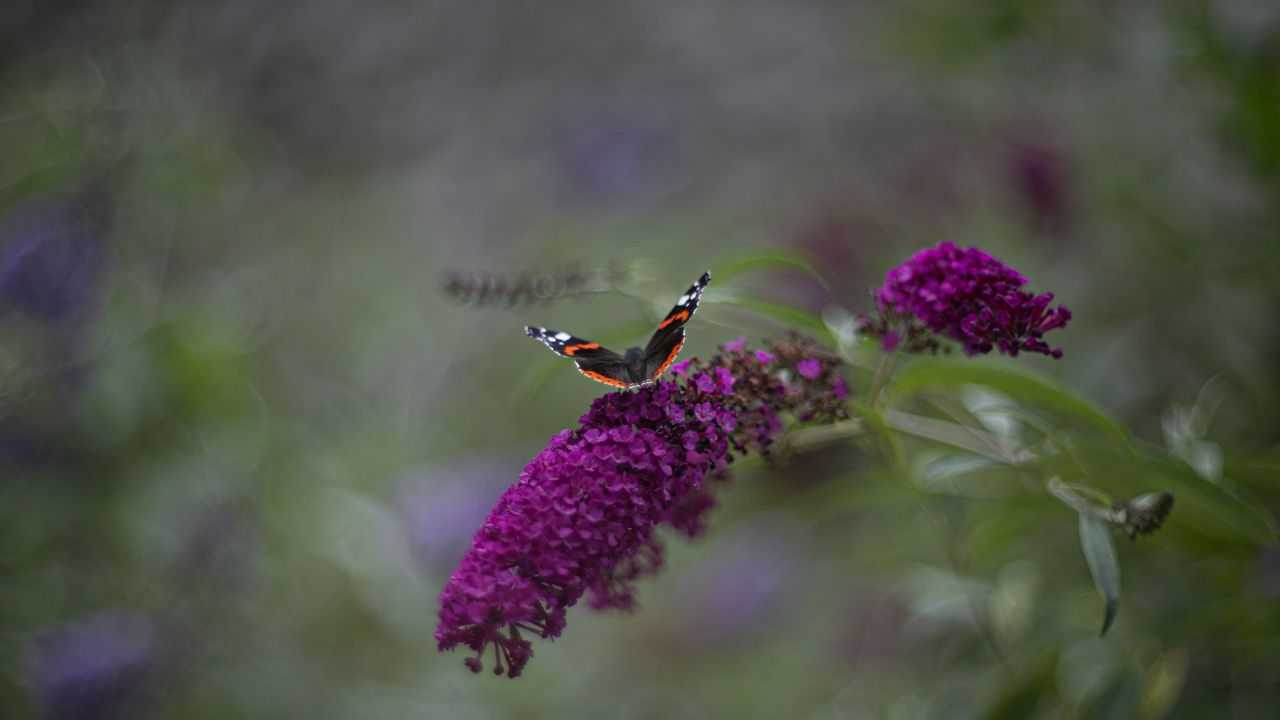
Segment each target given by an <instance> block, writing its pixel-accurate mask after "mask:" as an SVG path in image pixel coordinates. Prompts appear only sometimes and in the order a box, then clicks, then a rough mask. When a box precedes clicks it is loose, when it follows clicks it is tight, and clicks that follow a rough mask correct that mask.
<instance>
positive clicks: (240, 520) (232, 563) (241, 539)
mask: <svg viewBox="0 0 1280 720" xmlns="http://www.w3.org/2000/svg"><path fill="white" fill-rule="evenodd" d="M257 548H258V537H257V531H256V527H255V523H254V521H253V518H252V517H251V516H250V515H249V514H248V513H247V512H246V510H245V508H244V507H243V506H242V505H241V504H239V503H236V502H222V503H218V504H215V505H211V506H208V507H205V508H203V509H201V510H200V511H199V512H198V513H197V514H195V515H194V516H193V517H191V518H189V519H188V521H187V523H186V525H185V528H184V532H183V536H182V544H181V546H180V548H179V550H178V553H177V556H176V558H175V559H174V565H175V569H176V570H178V571H179V572H180V573H182V574H184V575H187V576H188V577H192V578H200V579H207V580H209V581H212V582H215V583H217V585H218V586H219V589H221V590H229V589H233V588H235V587H237V586H242V585H243V584H244V582H245V581H246V580H247V579H249V578H250V573H249V572H248V571H249V570H251V564H252V561H253V558H254V552H255V550H256V549H257Z"/></svg>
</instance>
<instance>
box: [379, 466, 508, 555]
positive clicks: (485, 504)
mask: <svg viewBox="0 0 1280 720" xmlns="http://www.w3.org/2000/svg"><path fill="white" fill-rule="evenodd" d="M513 465H514V463H509V462H505V461H502V460H489V459H458V460H453V461H447V462H444V463H441V464H439V465H434V466H431V467H429V468H425V469H422V470H417V471H415V472H413V473H412V475H411V476H410V477H408V478H406V479H405V480H404V481H403V483H402V487H401V489H400V491H399V492H398V493H397V500H396V502H397V506H398V508H399V511H400V515H401V518H402V520H403V523H404V528H405V532H406V533H407V535H408V540H409V546H410V548H411V550H412V551H413V554H414V557H415V558H416V559H417V561H418V562H419V563H421V564H422V566H423V567H424V568H425V569H427V570H435V569H438V568H441V567H444V566H448V565H452V564H454V563H456V562H458V558H460V557H462V555H463V554H464V553H465V552H466V551H467V548H468V547H469V546H470V542H471V536H472V535H474V534H475V531H476V528H477V527H478V526H479V525H480V524H481V523H483V522H484V519H485V516H486V515H487V514H488V513H489V510H490V509H491V508H492V507H493V503H494V501H495V500H496V499H497V498H498V496H499V495H501V494H502V490H503V488H504V486H505V485H506V482H507V479H508V478H510V477H511V475H512V473H513V471H514V467H513ZM515 467H519V466H518V465H515Z"/></svg>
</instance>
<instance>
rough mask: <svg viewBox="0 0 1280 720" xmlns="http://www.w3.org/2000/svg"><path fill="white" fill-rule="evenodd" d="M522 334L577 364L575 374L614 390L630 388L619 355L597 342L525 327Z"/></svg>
mask: <svg viewBox="0 0 1280 720" xmlns="http://www.w3.org/2000/svg"><path fill="white" fill-rule="evenodd" d="M524 332H525V334H526V335H528V336H529V337H531V338H534V339H536V340H539V341H540V342H542V344H544V345H546V346H547V347H549V348H551V352H553V353H555V354H557V355H559V356H560V357H565V358H569V359H570V360H572V361H574V362H575V363H577V365H578V372H580V373H582V374H583V375H586V376H587V377H589V378H591V379H592V380H595V381H597V382H602V383H604V384H605V385H612V386H614V387H622V388H624V387H629V386H630V385H631V383H630V381H629V379H628V377H627V371H626V365H625V364H624V363H623V362H622V356H621V355H619V354H618V353H616V352H614V351H612V350H609V349H608V348H604V347H601V346H600V345H599V344H598V343H593V342H589V341H587V340H583V339H582V338H580V337H574V336H573V335H570V334H569V333H566V332H557V331H555V330H548V329H547V328H539V327H526V328H525V329H524Z"/></svg>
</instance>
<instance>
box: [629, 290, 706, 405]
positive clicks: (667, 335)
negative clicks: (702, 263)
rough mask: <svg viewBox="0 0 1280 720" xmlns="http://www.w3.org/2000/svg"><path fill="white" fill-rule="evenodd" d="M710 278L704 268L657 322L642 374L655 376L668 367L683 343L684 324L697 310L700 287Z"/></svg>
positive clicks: (645, 351) (645, 353)
mask: <svg viewBox="0 0 1280 720" xmlns="http://www.w3.org/2000/svg"><path fill="white" fill-rule="evenodd" d="M709 282H711V273H710V272H705V273H703V274H702V277H700V278H698V282H696V283H694V284H693V285H692V286H691V287H690V288H689V291H688V292H686V293H685V294H684V295H681V296H680V299H679V300H677V301H676V304H675V307H673V308H671V312H669V313H667V316H666V317H665V318H663V320H662V322H660V323H658V329H657V330H655V331H654V333H653V337H651V338H649V344H648V345H646V346H645V348H644V363H645V364H644V369H645V377H647V378H648V379H650V380H657V379H658V378H659V377H660V376H661V375H662V373H664V372H666V371H667V368H669V367H671V363H673V362H675V361H676V356H678V355H679V354H680V349H681V348H683V347H684V326H685V323H687V322H689V319H690V318H692V317H693V314H694V313H696V312H697V311H698V301H699V300H701V299H702V291H703V290H704V289H705V288H706V287H707V283H709Z"/></svg>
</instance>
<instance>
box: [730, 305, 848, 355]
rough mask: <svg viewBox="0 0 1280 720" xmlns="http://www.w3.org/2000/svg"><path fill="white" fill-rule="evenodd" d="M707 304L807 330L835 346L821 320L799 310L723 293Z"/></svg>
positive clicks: (834, 340)
mask: <svg viewBox="0 0 1280 720" xmlns="http://www.w3.org/2000/svg"><path fill="white" fill-rule="evenodd" d="M708 302H714V303H716V304H718V305H733V306H737V307H740V308H743V309H746V310H750V311H751V312H753V313H755V314H757V315H763V316H765V317H769V318H772V319H774V320H777V321H779V322H781V323H782V324H784V325H786V326H787V327H789V328H791V327H799V328H803V329H805V330H808V331H809V332H810V333H812V334H813V335H815V336H817V337H818V338H819V339H821V340H822V341H823V342H825V343H827V344H828V345H831V346H835V344H836V339H835V337H833V336H832V334H831V329H830V328H828V327H827V325H826V323H824V322H822V318H819V317H817V316H816V315H814V314H813V313H809V312H805V311H804V310H801V309H799V308H794V307H791V306H789V305H779V304H777V303H771V302H766V301H764V300H757V299H755V298H749V297H730V296H727V295H725V294H724V293H721V294H719V295H716V296H714V297H712V298H709V299H708Z"/></svg>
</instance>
